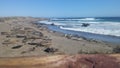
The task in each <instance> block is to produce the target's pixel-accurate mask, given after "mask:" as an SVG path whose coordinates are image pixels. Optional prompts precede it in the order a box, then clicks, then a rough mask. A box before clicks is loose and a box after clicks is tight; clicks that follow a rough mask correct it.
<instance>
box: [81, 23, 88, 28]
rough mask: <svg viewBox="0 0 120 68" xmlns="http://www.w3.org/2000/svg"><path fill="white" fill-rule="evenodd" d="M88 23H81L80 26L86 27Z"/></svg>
mask: <svg viewBox="0 0 120 68" xmlns="http://www.w3.org/2000/svg"><path fill="white" fill-rule="evenodd" d="M89 25H90V24H88V23H82V25H81V26H82V27H88V26H89Z"/></svg>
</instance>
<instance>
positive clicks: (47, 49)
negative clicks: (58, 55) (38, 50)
mask: <svg viewBox="0 0 120 68" xmlns="http://www.w3.org/2000/svg"><path fill="white" fill-rule="evenodd" d="M44 51H45V52H47V53H54V52H56V51H58V49H56V48H46V49H45V50H44Z"/></svg>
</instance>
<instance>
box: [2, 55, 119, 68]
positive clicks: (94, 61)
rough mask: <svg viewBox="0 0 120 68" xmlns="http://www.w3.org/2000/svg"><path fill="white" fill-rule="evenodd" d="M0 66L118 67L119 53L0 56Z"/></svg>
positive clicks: (53, 67)
mask: <svg viewBox="0 0 120 68" xmlns="http://www.w3.org/2000/svg"><path fill="white" fill-rule="evenodd" d="M0 68H120V54H111V55H100V54H98V55H97V54H96V55H71V56H70V55H55V56H46V57H16V58H0Z"/></svg>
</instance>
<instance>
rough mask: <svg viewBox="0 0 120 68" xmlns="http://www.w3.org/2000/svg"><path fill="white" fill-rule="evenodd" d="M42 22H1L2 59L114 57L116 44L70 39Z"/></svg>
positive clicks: (11, 20) (24, 20) (24, 19)
mask: <svg viewBox="0 0 120 68" xmlns="http://www.w3.org/2000/svg"><path fill="white" fill-rule="evenodd" d="M39 20H40V19H34V18H29V17H26V18H22V17H18V18H17V19H10V20H6V21H4V22H0V33H1V36H0V57H16V56H38V55H39V56H46V55H56V54H68V55H74V54H104V53H105V54H111V53H115V52H114V48H115V47H116V45H113V44H109V43H105V42H96V41H90V40H85V39H83V38H76V37H70V38H69V35H65V34H62V33H59V32H54V31H51V30H48V29H47V28H46V27H43V25H39V26H38V25H37V24H36V21H39Z"/></svg>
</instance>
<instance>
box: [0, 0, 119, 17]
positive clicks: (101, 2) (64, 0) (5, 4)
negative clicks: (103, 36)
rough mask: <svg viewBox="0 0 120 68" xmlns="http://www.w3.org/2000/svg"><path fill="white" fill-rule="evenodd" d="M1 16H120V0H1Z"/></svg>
mask: <svg viewBox="0 0 120 68" xmlns="http://www.w3.org/2000/svg"><path fill="white" fill-rule="evenodd" d="M0 16H3V17H4V16H33V17H116V16H119V17H120V0H0Z"/></svg>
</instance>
